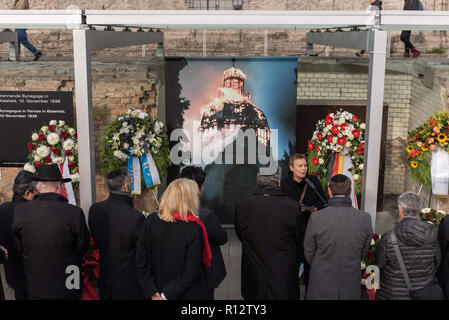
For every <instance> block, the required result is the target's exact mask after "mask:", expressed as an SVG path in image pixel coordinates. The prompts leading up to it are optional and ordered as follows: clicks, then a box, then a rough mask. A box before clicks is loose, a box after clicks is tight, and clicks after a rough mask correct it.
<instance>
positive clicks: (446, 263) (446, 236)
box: [438, 217, 449, 300]
mask: <svg viewBox="0 0 449 320" xmlns="http://www.w3.org/2000/svg"><path fill="white" fill-rule="evenodd" d="M438 240H439V242H440V248H441V265H440V268H439V269H438V282H439V283H440V286H441V287H442V288H443V291H444V295H445V298H446V300H449V218H448V217H444V218H443V220H441V224H440V227H439V230H438Z"/></svg>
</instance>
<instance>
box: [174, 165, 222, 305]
mask: <svg viewBox="0 0 449 320" xmlns="http://www.w3.org/2000/svg"><path fill="white" fill-rule="evenodd" d="M180 177H181V178H187V179H192V180H194V181H195V182H196V183H197V184H198V189H199V190H200V194H199V196H200V197H201V195H202V194H203V192H204V182H205V180H206V172H204V171H203V170H202V169H201V168H198V167H194V166H188V167H185V168H184V169H182V172H181V174H180ZM198 215H199V217H200V220H201V221H202V222H203V224H204V227H205V228H206V232H207V239H208V240H209V246H210V251H211V253H212V262H211V266H210V268H208V269H207V285H208V289H209V299H210V300H213V299H214V290H215V288H218V286H219V285H220V283H221V282H222V281H223V279H224V278H225V277H226V266H225V264H224V260H223V255H222V253H221V249H220V246H222V245H224V244H225V243H226V242H227V241H228V233H227V232H226V230H225V229H224V228H223V227H222V226H221V224H220V220H218V217H217V216H216V215H215V213H214V212H213V211H211V210H209V209H207V208H199V210H198Z"/></svg>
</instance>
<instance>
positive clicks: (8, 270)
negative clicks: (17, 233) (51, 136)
mask: <svg viewBox="0 0 449 320" xmlns="http://www.w3.org/2000/svg"><path fill="white" fill-rule="evenodd" d="M33 178H34V174H32V173H31V172H28V171H25V170H21V171H19V173H18V174H17V176H16V178H15V180H14V185H13V187H12V188H13V196H12V201H9V202H5V203H3V204H2V205H1V206H0V244H1V245H3V246H4V247H5V248H6V250H7V252H8V259H7V260H6V261H5V263H4V265H5V277H6V282H7V283H8V285H9V286H10V287H11V288H13V289H14V294H15V298H16V300H28V293H27V288H26V281H25V271H24V267H23V258H22V254H21V253H20V252H19V251H18V250H17V249H16V247H15V245H14V241H13V237H12V221H13V215H14V210H15V208H16V206H18V205H20V204H21V203H24V202H27V201H29V200H33V198H34V196H35V195H36V194H37V193H38V191H37V189H36V182H35V181H33Z"/></svg>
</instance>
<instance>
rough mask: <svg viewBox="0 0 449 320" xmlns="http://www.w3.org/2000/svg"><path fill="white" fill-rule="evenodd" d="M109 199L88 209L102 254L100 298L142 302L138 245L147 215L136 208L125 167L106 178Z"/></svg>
mask: <svg viewBox="0 0 449 320" xmlns="http://www.w3.org/2000/svg"><path fill="white" fill-rule="evenodd" d="M106 179H107V184H108V187H109V191H110V194H109V198H108V199H107V200H105V201H102V202H98V203H95V204H93V205H92V206H91V207H90V209H89V228H90V232H91V234H92V238H93V240H94V242H95V244H96V246H97V247H98V249H99V253H100V279H99V289H100V299H101V300H109V299H112V300H143V299H144V296H143V291H142V288H141V286H140V283H139V279H138V277H137V269H136V244H137V240H138V238H139V234H140V230H141V227H142V226H143V224H144V222H145V216H144V215H143V214H142V213H141V212H139V211H137V210H136V209H134V205H133V199H132V197H131V194H130V192H131V183H130V179H129V175H128V171H127V169H126V168H119V169H116V170H113V171H112V172H110V173H109V174H108V175H107V176H106Z"/></svg>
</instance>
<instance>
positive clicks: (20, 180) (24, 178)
mask: <svg viewBox="0 0 449 320" xmlns="http://www.w3.org/2000/svg"><path fill="white" fill-rule="evenodd" d="M34 177H35V175H34V174H32V173H31V172H28V171H25V170H21V171H19V173H18V174H17V176H16V178H15V179H14V185H13V187H12V189H13V201H19V200H22V198H23V196H24V195H25V193H26V192H27V191H29V192H34V191H35V190H36V181H33V178H34Z"/></svg>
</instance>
